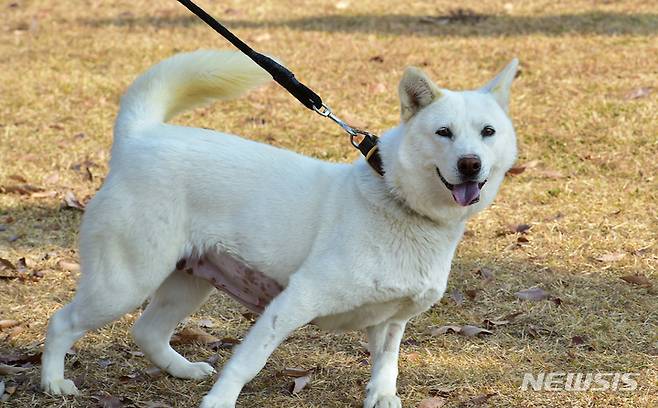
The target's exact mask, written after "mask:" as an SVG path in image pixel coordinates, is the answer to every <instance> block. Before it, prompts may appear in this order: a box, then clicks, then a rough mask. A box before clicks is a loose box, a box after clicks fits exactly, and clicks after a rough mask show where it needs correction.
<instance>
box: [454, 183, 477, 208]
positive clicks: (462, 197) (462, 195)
mask: <svg viewBox="0 0 658 408" xmlns="http://www.w3.org/2000/svg"><path fill="white" fill-rule="evenodd" d="M452 196H453V197H454V199H455V201H457V204H459V205H461V206H462V207H466V206H467V205H469V204H471V203H472V202H473V200H475V199H476V198H478V197H480V187H479V186H478V183H477V182H475V181H469V182H467V183H461V184H455V186H454V187H453V188H452Z"/></svg>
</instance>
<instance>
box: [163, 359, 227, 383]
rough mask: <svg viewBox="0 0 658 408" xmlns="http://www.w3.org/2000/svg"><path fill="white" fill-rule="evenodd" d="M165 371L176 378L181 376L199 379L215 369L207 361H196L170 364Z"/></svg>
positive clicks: (188, 378) (212, 372)
mask: <svg viewBox="0 0 658 408" xmlns="http://www.w3.org/2000/svg"><path fill="white" fill-rule="evenodd" d="M167 372H168V373H169V374H171V375H173V376H174V377H176V378H183V379H187V380H200V379H202V378H206V377H208V376H209V375H211V374H214V373H215V369H214V368H213V367H212V366H211V365H210V364H208V363H204V362H203V361H200V362H198V363H190V362H187V364H184V365H180V366H177V367H175V366H170V367H168V368H167Z"/></svg>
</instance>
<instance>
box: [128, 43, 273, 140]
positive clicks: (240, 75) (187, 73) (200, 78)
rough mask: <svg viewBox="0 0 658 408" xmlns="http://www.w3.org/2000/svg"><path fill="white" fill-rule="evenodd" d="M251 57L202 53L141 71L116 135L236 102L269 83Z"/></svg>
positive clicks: (168, 61)
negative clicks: (196, 109)
mask: <svg viewBox="0 0 658 408" xmlns="http://www.w3.org/2000/svg"><path fill="white" fill-rule="evenodd" d="M271 79H272V77H271V76H270V74H268V73H267V71H265V70H264V69H262V68H261V67H259V66H258V65H257V64H256V63H255V62H253V61H252V60H251V59H249V57H247V56H246V55H244V54H242V53H240V52H233V51H212V50H201V51H195V52H189V53H181V54H177V55H174V56H173V57H170V58H168V59H166V60H164V61H162V62H160V63H158V64H156V65H154V66H153V67H151V68H150V69H149V70H148V71H146V72H145V73H143V74H142V75H141V76H140V77H139V78H137V79H136V80H135V82H133V84H132V85H131V86H130V88H128V90H127V91H126V93H125V94H124V96H123V97H122V98H121V107H120V109H119V115H118V117H117V121H116V126H115V135H116V136H119V135H122V134H125V133H129V131H131V130H135V129H139V128H141V127H144V126H149V125H153V124H157V123H163V122H165V121H167V120H168V119H170V118H171V117H173V116H174V115H176V114H177V113H180V112H182V111H184V110H187V109H190V108H193V107H196V106H200V105H204V104H208V103H210V102H212V101H214V100H217V99H233V98H237V97H239V96H240V95H242V94H244V93H246V92H247V91H248V90H250V89H252V88H255V87H257V86H259V85H262V84H264V83H265V82H267V81H269V80H271Z"/></svg>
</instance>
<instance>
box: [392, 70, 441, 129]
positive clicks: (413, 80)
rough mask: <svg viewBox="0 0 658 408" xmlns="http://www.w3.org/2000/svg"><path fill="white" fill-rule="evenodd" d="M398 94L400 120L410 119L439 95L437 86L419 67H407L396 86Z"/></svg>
mask: <svg viewBox="0 0 658 408" xmlns="http://www.w3.org/2000/svg"><path fill="white" fill-rule="evenodd" d="M398 92H399V94H400V116H401V117H402V121H403V122H406V121H408V120H409V119H411V117H412V116H414V115H415V114H416V112H418V111H419V110H421V109H422V108H424V107H425V106H427V105H429V104H430V103H432V102H433V101H434V100H435V99H436V98H438V97H439V96H440V95H441V91H440V90H439V88H438V87H437V86H436V85H435V84H434V82H432V80H431V79H430V78H429V77H428V76H427V75H426V74H425V73H424V72H423V71H422V70H421V69H419V68H416V67H408V68H407V69H406V70H405V71H404V74H403V75H402V79H401V80H400V85H399V86H398Z"/></svg>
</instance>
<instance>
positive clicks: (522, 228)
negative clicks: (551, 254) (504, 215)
mask: <svg viewBox="0 0 658 408" xmlns="http://www.w3.org/2000/svg"><path fill="white" fill-rule="evenodd" d="M530 228H532V226H531V225H530V224H516V225H510V230H511V231H512V232H514V233H517V234H527V233H528V231H530Z"/></svg>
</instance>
